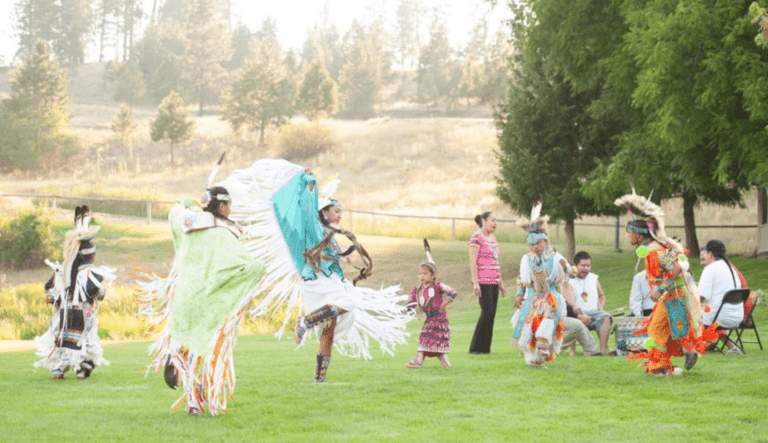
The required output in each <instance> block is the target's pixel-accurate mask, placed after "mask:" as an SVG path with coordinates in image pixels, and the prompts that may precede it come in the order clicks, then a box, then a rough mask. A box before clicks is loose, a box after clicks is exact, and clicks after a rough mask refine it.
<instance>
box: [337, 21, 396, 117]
mask: <svg viewBox="0 0 768 443" xmlns="http://www.w3.org/2000/svg"><path fill="white" fill-rule="evenodd" d="M343 46H344V64H343V65H342V68H341V71H340V72H339V94H340V95H341V100H340V102H341V106H340V107H341V110H342V111H343V113H344V114H346V115H351V116H355V117H357V118H368V117H371V116H373V115H374V114H375V109H376V106H377V105H378V103H379V93H380V91H381V88H382V87H383V85H384V84H385V83H386V82H388V81H389V80H390V77H391V71H390V65H391V54H390V53H389V52H388V51H387V50H386V34H385V33H384V31H383V28H382V25H381V23H380V22H376V23H374V24H372V25H371V26H369V27H368V28H367V29H366V27H365V26H363V25H362V24H360V23H359V22H357V21H354V22H353V23H352V26H351V27H350V29H349V31H348V32H347V34H346V35H345V36H344V42H343Z"/></svg>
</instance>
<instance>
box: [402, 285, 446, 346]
mask: <svg viewBox="0 0 768 443" xmlns="http://www.w3.org/2000/svg"><path fill="white" fill-rule="evenodd" d="M444 297H447V298H449V299H450V300H451V301H453V300H455V299H456V291H455V290H454V289H453V288H451V287H450V286H448V285H446V284H443V283H440V282H439V281H438V282H435V283H434V284H433V285H431V286H427V287H424V286H421V285H419V286H417V287H415V288H413V291H411V299H410V302H409V303H408V306H411V307H414V306H418V308H419V309H420V310H421V311H423V312H424V314H426V317H427V318H426V320H424V326H422V328H421V333H420V334H419V347H418V349H416V352H423V353H424V355H425V356H426V357H437V356H439V355H440V354H447V353H448V352H450V350H451V329H450V326H449V325H448V314H446V313H445V312H440V306H442V304H443V300H444Z"/></svg>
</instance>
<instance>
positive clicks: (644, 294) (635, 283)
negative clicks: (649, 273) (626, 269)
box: [629, 270, 653, 317]
mask: <svg viewBox="0 0 768 443" xmlns="http://www.w3.org/2000/svg"><path fill="white" fill-rule="evenodd" d="M629 311H630V312H632V316H633V317H648V316H649V315H651V312H653V300H651V287H650V286H648V279H647V278H646V277H645V270H642V271H640V272H638V273H637V274H635V278H633V279H632V290H631V291H630V292H629Z"/></svg>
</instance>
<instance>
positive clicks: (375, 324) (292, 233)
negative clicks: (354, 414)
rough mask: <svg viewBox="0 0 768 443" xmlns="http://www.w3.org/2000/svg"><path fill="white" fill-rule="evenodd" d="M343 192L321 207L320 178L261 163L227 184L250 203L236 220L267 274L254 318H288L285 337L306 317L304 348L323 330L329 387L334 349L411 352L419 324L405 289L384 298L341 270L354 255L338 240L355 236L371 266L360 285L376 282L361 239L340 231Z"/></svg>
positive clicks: (321, 352)
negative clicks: (408, 346)
mask: <svg viewBox="0 0 768 443" xmlns="http://www.w3.org/2000/svg"><path fill="white" fill-rule="evenodd" d="M336 184H337V182H333V183H332V184H331V185H330V186H326V187H325V188H324V189H323V196H322V198H320V199H319V198H318V189H317V183H316V179H315V176H314V174H312V173H311V171H309V170H308V169H305V168H303V167H301V166H298V165H295V164H292V163H289V162H287V161H285V160H260V161H257V162H255V163H254V164H253V165H252V166H251V167H250V168H247V169H241V170H236V171H234V172H233V173H232V174H231V175H230V176H229V177H228V178H227V179H226V180H225V182H224V185H225V186H226V187H227V188H228V189H229V190H230V192H232V193H233V195H234V196H235V201H241V202H243V205H240V206H235V207H234V208H233V211H232V215H231V217H232V219H233V220H236V221H237V222H239V223H240V224H241V225H242V226H243V228H244V230H245V235H244V242H245V245H246V248H247V249H248V250H249V251H250V253H251V255H252V256H253V257H255V258H256V259H257V260H259V261H262V262H264V263H265V264H266V266H267V274H266V277H265V281H264V282H263V288H265V291H266V293H265V294H263V295H262V296H260V297H259V303H258V305H257V306H256V307H255V308H254V310H253V312H252V314H253V315H254V316H255V317H260V316H272V317H274V316H284V317H283V322H282V326H281V328H280V329H279V331H278V332H277V335H278V336H279V335H281V334H282V333H283V332H284V330H285V328H286V326H287V325H288V323H289V322H290V320H291V319H292V318H294V315H298V319H297V321H296V326H295V337H296V339H297V341H299V342H300V343H301V342H303V341H305V340H306V337H307V334H306V333H307V332H308V331H310V330H312V329H313V328H314V329H316V330H317V334H318V335H319V338H320V340H319V341H320V344H319V348H318V353H317V361H316V367H315V377H314V381H315V382H316V383H322V382H324V381H325V375H326V371H327V369H328V364H329V362H330V358H331V349H332V347H333V345H336V348H337V350H338V351H339V352H341V353H342V354H347V355H350V356H352V357H358V356H362V357H364V358H366V359H370V358H371V353H370V350H369V347H368V346H369V342H370V340H371V339H373V340H375V341H377V342H378V343H379V345H380V348H381V350H382V351H384V352H386V353H389V354H392V348H393V347H394V346H395V345H396V344H405V338H406V336H407V333H406V332H405V325H406V323H407V322H408V321H409V320H411V319H412V318H413V316H412V314H410V313H409V312H408V311H407V309H406V306H405V304H406V303H407V300H408V296H407V295H405V294H399V290H400V287H399V286H390V287H387V288H382V289H379V290H376V289H370V288H365V287H358V286H355V285H354V284H353V283H352V282H350V281H349V280H347V279H346V278H345V276H344V273H343V271H342V268H341V266H340V264H339V262H340V261H341V260H343V259H344V257H345V256H346V255H347V253H351V252H352V251H351V248H350V250H349V251H347V252H345V253H342V251H341V249H340V248H339V246H338V243H336V240H335V239H334V238H333V237H334V235H336V234H340V235H345V236H347V237H348V238H349V239H350V240H351V241H352V243H353V246H354V248H355V249H356V250H357V251H358V252H359V253H360V254H361V256H362V257H363V259H364V261H365V266H364V267H362V268H361V269H360V273H359V275H358V276H357V277H356V278H355V279H354V283H356V282H357V281H358V280H360V279H364V278H366V277H368V276H370V274H371V266H372V263H371V261H370V257H368V255H367V253H366V251H365V249H364V248H362V246H360V245H359V244H358V243H357V241H356V239H355V237H354V235H353V234H352V233H351V232H348V231H344V230H343V229H341V228H340V226H339V225H338V223H339V221H340V220H341V205H340V203H339V202H338V201H336V200H334V199H332V194H333V191H334V190H335V187H336Z"/></svg>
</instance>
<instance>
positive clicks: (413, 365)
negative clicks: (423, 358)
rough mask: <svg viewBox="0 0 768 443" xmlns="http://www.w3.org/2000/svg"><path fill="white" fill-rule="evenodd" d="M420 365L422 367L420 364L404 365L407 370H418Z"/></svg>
mask: <svg viewBox="0 0 768 443" xmlns="http://www.w3.org/2000/svg"><path fill="white" fill-rule="evenodd" d="M421 365H422V363H416V362H412V361H409V362H408V363H406V364H405V367H406V368H409V369H418V368H420V367H421Z"/></svg>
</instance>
